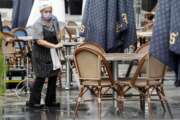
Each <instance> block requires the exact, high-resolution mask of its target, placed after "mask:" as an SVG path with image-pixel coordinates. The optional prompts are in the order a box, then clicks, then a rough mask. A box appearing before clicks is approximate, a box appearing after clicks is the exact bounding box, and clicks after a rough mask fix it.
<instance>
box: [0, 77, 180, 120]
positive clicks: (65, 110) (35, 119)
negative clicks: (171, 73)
mask: <svg viewBox="0 0 180 120" xmlns="http://www.w3.org/2000/svg"><path fill="white" fill-rule="evenodd" d="M173 84H174V82H173V80H171V79H167V80H166V81H165V93H166V95H167V99H168V101H169V104H170V107H171V110H172V113H173V117H174V119H175V120H180V94H179V91H180V88H176V87H174V85H173ZM131 92H134V91H131ZM77 95H78V89H76V88H75V89H73V90H64V89H60V88H57V101H58V102H60V103H61V106H60V108H48V109H41V110H35V109H29V108H27V107H26V106H25V102H26V101H27V99H28V97H17V96H16V95H15V92H14V91H11V90H7V93H6V95H5V96H0V120H72V119H73V118H74V105H75V98H76V97H77ZM42 101H43V100H42ZM152 108H153V119H155V120H169V119H171V118H170V115H169V114H168V112H163V109H162V107H161V104H160V102H158V101H154V102H153V104H152ZM146 109H147V108H146ZM97 113H98V112H97V104H96V102H95V101H93V102H89V104H87V103H86V102H85V103H82V104H81V106H80V110H79V118H78V119H79V120H98V114H97ZM101 116H102V120H144V119H149V114H148V112H147V111H146V112H145V113H143V112H141V110H140V108H139V101H125V108H124V112H123V113H119V112H116V110H115V109H114V107H113V102H112V101H111V100H110V101H103V105H102V114H101Z"/></svg>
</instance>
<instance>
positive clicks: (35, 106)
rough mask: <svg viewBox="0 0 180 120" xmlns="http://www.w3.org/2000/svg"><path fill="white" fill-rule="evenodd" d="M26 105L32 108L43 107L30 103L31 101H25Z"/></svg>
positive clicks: (42, 106)
mask: <svg viewBox="0 0 180 120" xmlns="http://www.w3.org/2000/svg"><path fill="white" fill-rule="evenodd" d="M26 106H27V107H29V108H33V109H43V108H44V105H41V104H32V103H29V102H26Z"/></svg>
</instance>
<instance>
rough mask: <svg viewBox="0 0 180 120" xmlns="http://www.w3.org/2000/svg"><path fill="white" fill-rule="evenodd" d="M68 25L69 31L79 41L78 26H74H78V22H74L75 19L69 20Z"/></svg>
mask: <svg viewBox="0 0 180 120" xmlns="http://www.w3.org/2000/svg"><path fill="white" fill-rule="evenodd" d="M67 25H68V27H67V28H68V29H69V32H70V34H71V36H72V38H73V39H74V41H77V39H76V37H77V29H76V28H73V27H78V25H77V23H76V22H74V21H68V23H67Z"/></svg>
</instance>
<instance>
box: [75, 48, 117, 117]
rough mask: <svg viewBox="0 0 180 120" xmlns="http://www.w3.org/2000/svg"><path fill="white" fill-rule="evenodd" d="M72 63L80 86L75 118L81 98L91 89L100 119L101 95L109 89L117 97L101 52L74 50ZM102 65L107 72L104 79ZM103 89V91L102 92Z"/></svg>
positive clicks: (83, 49)
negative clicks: (93, 90) (96, 102)
mask: <svg viewBox="0 0 180 120" xmlns="http://www.w3.org/2000/svg"><path fill="white" fill-rule="evenodd" d="M97 49H98V48H97ZM74 62H75V66H76V70H77V72H78V75H79V81H80V86H81V87H80V93H79V95H78V98H77V101H76V109H75V114H76V117H77V116H78V108H79V104H80V101H81V98H82V97H83V95H84V94H85V93H86V92H87V91H88V90H89V91H91V88H92V87H93V88H94V89H95V90H96V92H95V96H96V97H97V101H98V115H99V118H100V119H101V100H102V97H103V95H104V94H106V93H107V92H108V91H109V90H110V89H112V90H114V91H115V92H117V94H118V95H119V92H118V88H117V87H115V81H114V80H113V78H112V73H111V70H110V66H109V64H108V62H107V61H106V59H105V57H104V55H103V54H102V53H101V52H99V51H98V50H96V49H92V48H88V47H80V48H77V49H76V51H75V53H74ZM102 65H103V66H104V67H105V68H106V70H107V72H108V74H107V76H106V77H104V76H102V74H101V66H102ZM103 89H105V90H104V91H103Z"/></svg>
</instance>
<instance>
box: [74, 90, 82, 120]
mask: <svg viewBox="0 0 180 120" xmlns="http://www.w3.org/2000/svg"><path fill="white" fill-rule="evenodd" d="M83 94H84V87H82V88H81V89H80V93H79V96H78V98H77V100H76V107H75V117H74V119H76V118H78V110H79V105H80V102H81V98H82V96H83Z"/></svg>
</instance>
